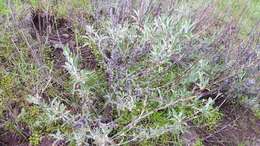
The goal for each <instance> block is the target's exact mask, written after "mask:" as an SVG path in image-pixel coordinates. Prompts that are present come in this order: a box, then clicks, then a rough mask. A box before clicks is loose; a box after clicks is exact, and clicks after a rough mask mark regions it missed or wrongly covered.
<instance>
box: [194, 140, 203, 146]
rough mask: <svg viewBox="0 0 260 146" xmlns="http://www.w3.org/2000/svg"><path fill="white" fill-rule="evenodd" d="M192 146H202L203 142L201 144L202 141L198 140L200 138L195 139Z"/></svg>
mask: <svg viewBox="0 0 260 146" xmlns="http://www.w3.org/2000/svg"><path fill="white" fill-rule="evenodd" d="M194 146H204V145H203V142H202V139H200V138H199V139H196V142H195V144H194Z"/></svg>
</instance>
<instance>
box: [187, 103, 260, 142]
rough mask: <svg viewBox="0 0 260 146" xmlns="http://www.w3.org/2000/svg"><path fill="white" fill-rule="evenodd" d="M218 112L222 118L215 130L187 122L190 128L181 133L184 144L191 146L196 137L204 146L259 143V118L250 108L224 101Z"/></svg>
mask: <svg viewBox="0 0 260 146" xmlns="http://www.w3.org/2000/svg"><path fill="white" fill-rule="evenodd" d="M217 104H219V103H217ZM220 112H221V113H223V118H222V120H221V121H220V122H219V123H218V125H217V127H216V130H215V131H207V130H205V129H204V128H198V127H195V126H193V124H192V123H189V125H190V126H191V127H192V128H190V129H189V131H188V132H186V133H184V135H183V140H184V142H185V144H186V145H190V146H193V145H194V144H195V142H196V140H197V139H201V140H202V141H203V144H204V145H205V146H212V145H214V146H237V145H240V144H242V145H245V146H259V145H260V119H257V118H256V117H255V115H254V114H253V112H252V111H251V110H250V109H248V108H246V107H243V106H241V105H236V104H234V103H231V102H226V103H224V104H223V105H222V106H221V107H220Z"/></svg>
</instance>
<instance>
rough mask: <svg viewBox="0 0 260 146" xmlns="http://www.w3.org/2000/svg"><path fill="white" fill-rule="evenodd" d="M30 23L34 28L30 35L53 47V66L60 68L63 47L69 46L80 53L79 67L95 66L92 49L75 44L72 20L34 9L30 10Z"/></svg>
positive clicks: (63, 59)
mask: <svg viewBox="0 0 260 146" xmlns="http://www.w3.org/2000/svg"><path fill="white" fill-rule="evenodd" d="M32 23H33V24H32V25H33V27H34V30H35V32H34V34H32V36H33V37H34V38H35V39H38V40H40V41H41V42H44V43H46V44H47V45H49V46H50V47H51V48H52V49H53V51H52V52H51V54H50V55H51V57H52V58H53V60H54V65H55V66H54V67H55V68H58V69H59V68H62V67H63V65H64V64H65V58H64V55H63V47H69V48H70V50H71V51H72V52H74V53H76V52H77V53H79V54H80V68H81V69H82V68H88V69H91V70H93V69H95V68H96V67H97V61H96V58H95V56H94V54H93V53H92V50H91V49H90V48H88V47H81V46H80V45H79V44H76V41H75V33H74V32H73V25H72V23H73V21H72V20H70V19H68V18H56V17H55V16H54V15H53V14H51V13H50V12H44V11H40V10H36V11H33V12H32Z"/></svg>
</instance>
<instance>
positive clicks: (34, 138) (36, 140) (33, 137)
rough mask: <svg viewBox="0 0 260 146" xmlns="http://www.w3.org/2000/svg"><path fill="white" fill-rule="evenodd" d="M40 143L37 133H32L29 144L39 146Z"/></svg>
mask: <svg viewBox="0 0 260 146" xmlns="http://www.w3.org/2000/svg"><path fill="white" fill-rule="evenodd" d="M40 141H41V136H40V135H39V134H38V133H33V134H32V135H31V136H30V137H29V142H30V144H31V145H33V146H38V145H39V144H40Z"/></svg>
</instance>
